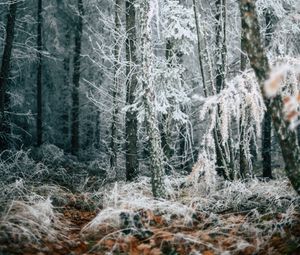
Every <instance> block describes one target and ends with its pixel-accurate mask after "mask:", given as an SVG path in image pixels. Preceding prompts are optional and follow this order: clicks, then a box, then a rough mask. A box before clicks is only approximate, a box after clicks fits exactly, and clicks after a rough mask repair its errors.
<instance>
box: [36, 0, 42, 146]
mask: <svg viewBox="0 0 300 255" xmlns="http://www.w3.org/2000/svg"><path fill="white" fill-rule="evenodd" d="M37 17H38V21H37V25H38V28H37V58H38V70H37V118H36V133H37V146H41V145H42V143H43V119H42V116H43V114H42V110H43V109H42V64H43V62H42V52H41V51H42V47H43V45H42V0H38V12H37Z"/></svg>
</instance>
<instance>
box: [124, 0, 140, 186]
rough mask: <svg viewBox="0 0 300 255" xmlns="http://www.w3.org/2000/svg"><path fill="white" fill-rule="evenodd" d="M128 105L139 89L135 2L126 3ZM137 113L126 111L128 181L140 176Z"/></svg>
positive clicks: (130, 0)
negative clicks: (137, 88)
mask: <svg viewBox="0 0 300 255" xmlns="http://www.w3.org/2000/svg"><path fill="white" fill-rule="evenodd" d="M126 31H127V39H126V61H127V63H128V64H127V66H126V76H127V80H126V105H132V104H133V103H134V101H135V91H136V87H137V75H136V64H137V57H136V28H135V7H134V0H127V1H126ZM137 124H138V123H137V112H136V111H135V110H128V111H126V117H125V126H126V127H125V129H126V130H125V136H126V137H125V138H126V141H125V143H126V144H125V146H126V180H127V181H132V180H133V179H134V178H135V177H136V176H137V174H138V147H137Z"/></svg>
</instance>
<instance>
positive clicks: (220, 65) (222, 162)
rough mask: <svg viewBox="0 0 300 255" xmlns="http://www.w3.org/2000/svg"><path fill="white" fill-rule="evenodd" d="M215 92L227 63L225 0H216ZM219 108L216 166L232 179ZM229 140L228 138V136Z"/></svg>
mask: <svg viewBox="0 0 300 255" xmlns="http://www.w3.org/2000/svg"><path fill="white" fill-rule="evenodd" d="M216 10H217V12H216V16H215V19H216V53H215V57H216V78H215V79H216V80H215V84H216V92H217V94H218V93H220V92H221V91H222V90H223V89H224V87H225V78H226V65H227V45H226V44H227V42H226V0H216ZM220 119H221V109H220V107H219V106H218V116H217V120H216V127H215V130H214V138H215V143H216V156H217V162H216V164H217V167H216V170H217V172H218V174H219V175H222V176H224V178H225V179H233V176H234V173H233V170H234V169H233V158H232V157H231V156H232V155H231V154H230V156H229V157H228V156H226V153H225V151H226V150H227V151H229V152H231V150H232V148H231V144H230V142H229V143H226V144H222V135H221V132H220V123H219V122H220ZM229 141H230V138H229Z"/></svg>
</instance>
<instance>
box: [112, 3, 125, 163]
mask: <svg viewBox="0 0 300 255" xmlns="http://www.w3.org/2000/svg"><path fill="white" fill-rule="evenodd" d="M121 4H122V1H121V0H115V34H116V36H117V35H118V34H119V33H120V29H121V16H120V14H121ZM120 50H121V46H120V45H119V41H118V38H116V40H115V48H114V57H115V60H114V69H115V70H114V86H113V88H112V98H113V112H112V122H111V137H110V139H111V140H110V150H111V155H110V167H111V168H115V167H116V165H117V156H118V127H117V125H118V115H119V104H118V100H119V90H120V79H119V69H120V63H119V56H120Z"/></svg>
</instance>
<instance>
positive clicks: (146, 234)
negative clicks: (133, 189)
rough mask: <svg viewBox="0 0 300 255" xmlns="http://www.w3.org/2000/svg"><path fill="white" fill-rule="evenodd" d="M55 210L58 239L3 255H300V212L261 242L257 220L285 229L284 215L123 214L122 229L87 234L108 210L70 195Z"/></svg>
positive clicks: (13, 247) (12, 245) (9, 248)
mask: <svg viewBox="0 0 300 255" xmlns="http://www.w3.org/2000/svg"><path fill="white" fill-rule="evenodd" d="M55 210H56V212H57V213H58V215H59V216H58V217H59V220H60V223H61V224H62V226H60V227H59V228H58V229H59V231H58V233H57V239H56V240H54V241H51V240H48V239H47V237H44V238H43V239H42V240H40V241H39V242H36V243H30V242H20V240H19V241H18V240H16V242H12V241H13V240H10V241H9V242H7V243H2V244H1V248H2V252H3V253H2V254H24V255H30V254H38V255H43V254H49V255H50V254H51V255H63V254H72V255H77V254H78V255H79V254H87V255H93V254H133V255H138V254H149V255H157V254H170V255H171V254H173V255H175V254H203V255H212V254H224V255H225V254H236V255H239V254H240V255H248V254H249V255H250V254H259V255H260V254H261V255H263V254H276V255H277V254H278V255H279V254H291V255H292V254H293V255H297V254H300V247H299V237H300V214H297V213H295V212H293V221H292V225H288V224H287V225H285V226H282V229H280V231H279V229H278V231H273V233H272V234H271V235H270V233H265V235H266V236H267V235H270V236H268V237H267V238H264V237H263V236H262V239H261V241H262V242H263V243H258V242H259V238H257V236H253V233H251V231H249V232H247V231H245V230H246V229H248V230H249V229H251V226H249V224H251V220H253V228H254V227H256V228H257V226H258V225H257V224H259V223H258V222H257V220H259V221H261V224H262V225H263V224H264V223H266V222H269V221H270V220H272V224H275V222H277V223H278V224H280V223H281V222H282V218H283V217H284V216H283V214H281V213H274V214H266V215H264V217H260V216H259V217H258V218H257V219H255V217H253V215H251V213H252V212H251V210H250V211H249V210H246V211H244V212H221V213H220V214H216V215H215V216H214V217H215V218H213V217H211V215H210V214H209V213H208V212H203V211H200V210H199V211H197V210H194V211H193V215H192V218H191V221H190V222H187V221H186V218H185V217H182V215H176V214H173V215H172V214H171V215H170V214H169V212H168V211H166V214H168V215H164V214H163V212H159V211H158V210H151V209H139V210H132V211H128V210H127V209H124V212H119V211H118V214H119V216H118V217H119V221H120V222H119V225H118V227H117V226H114V225H113V224H108V223H107V222H103V223H102V224H101V223H100V224H98V225H97V227H96V229H92V230H90V231H85V230H83V228H84V227H85V226H87V224H88V223H90V222H91V221H92V220H93V219H94V220H95V217H96V215H97V214H98V215H99V214H100V213H101V211H102V210H105V209H103V208H101V206H98V208H93V207H91V208H88V207H87V206H86V201H85V199H84V198H83V197H82V196H81V195H70V199H69V202H68V204H65V205H64V206H63V207H61V208H59V207H58V208H55ZM165 216H167V217H165ZM250 219H251V220H250ZM274 220H275V221H274ZM273 230H274V229H273ZM254 232H257V231H256V230H255V231H254ZM256 235H263V233H256ZM258 247H259V248H258Z"/></svg>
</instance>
